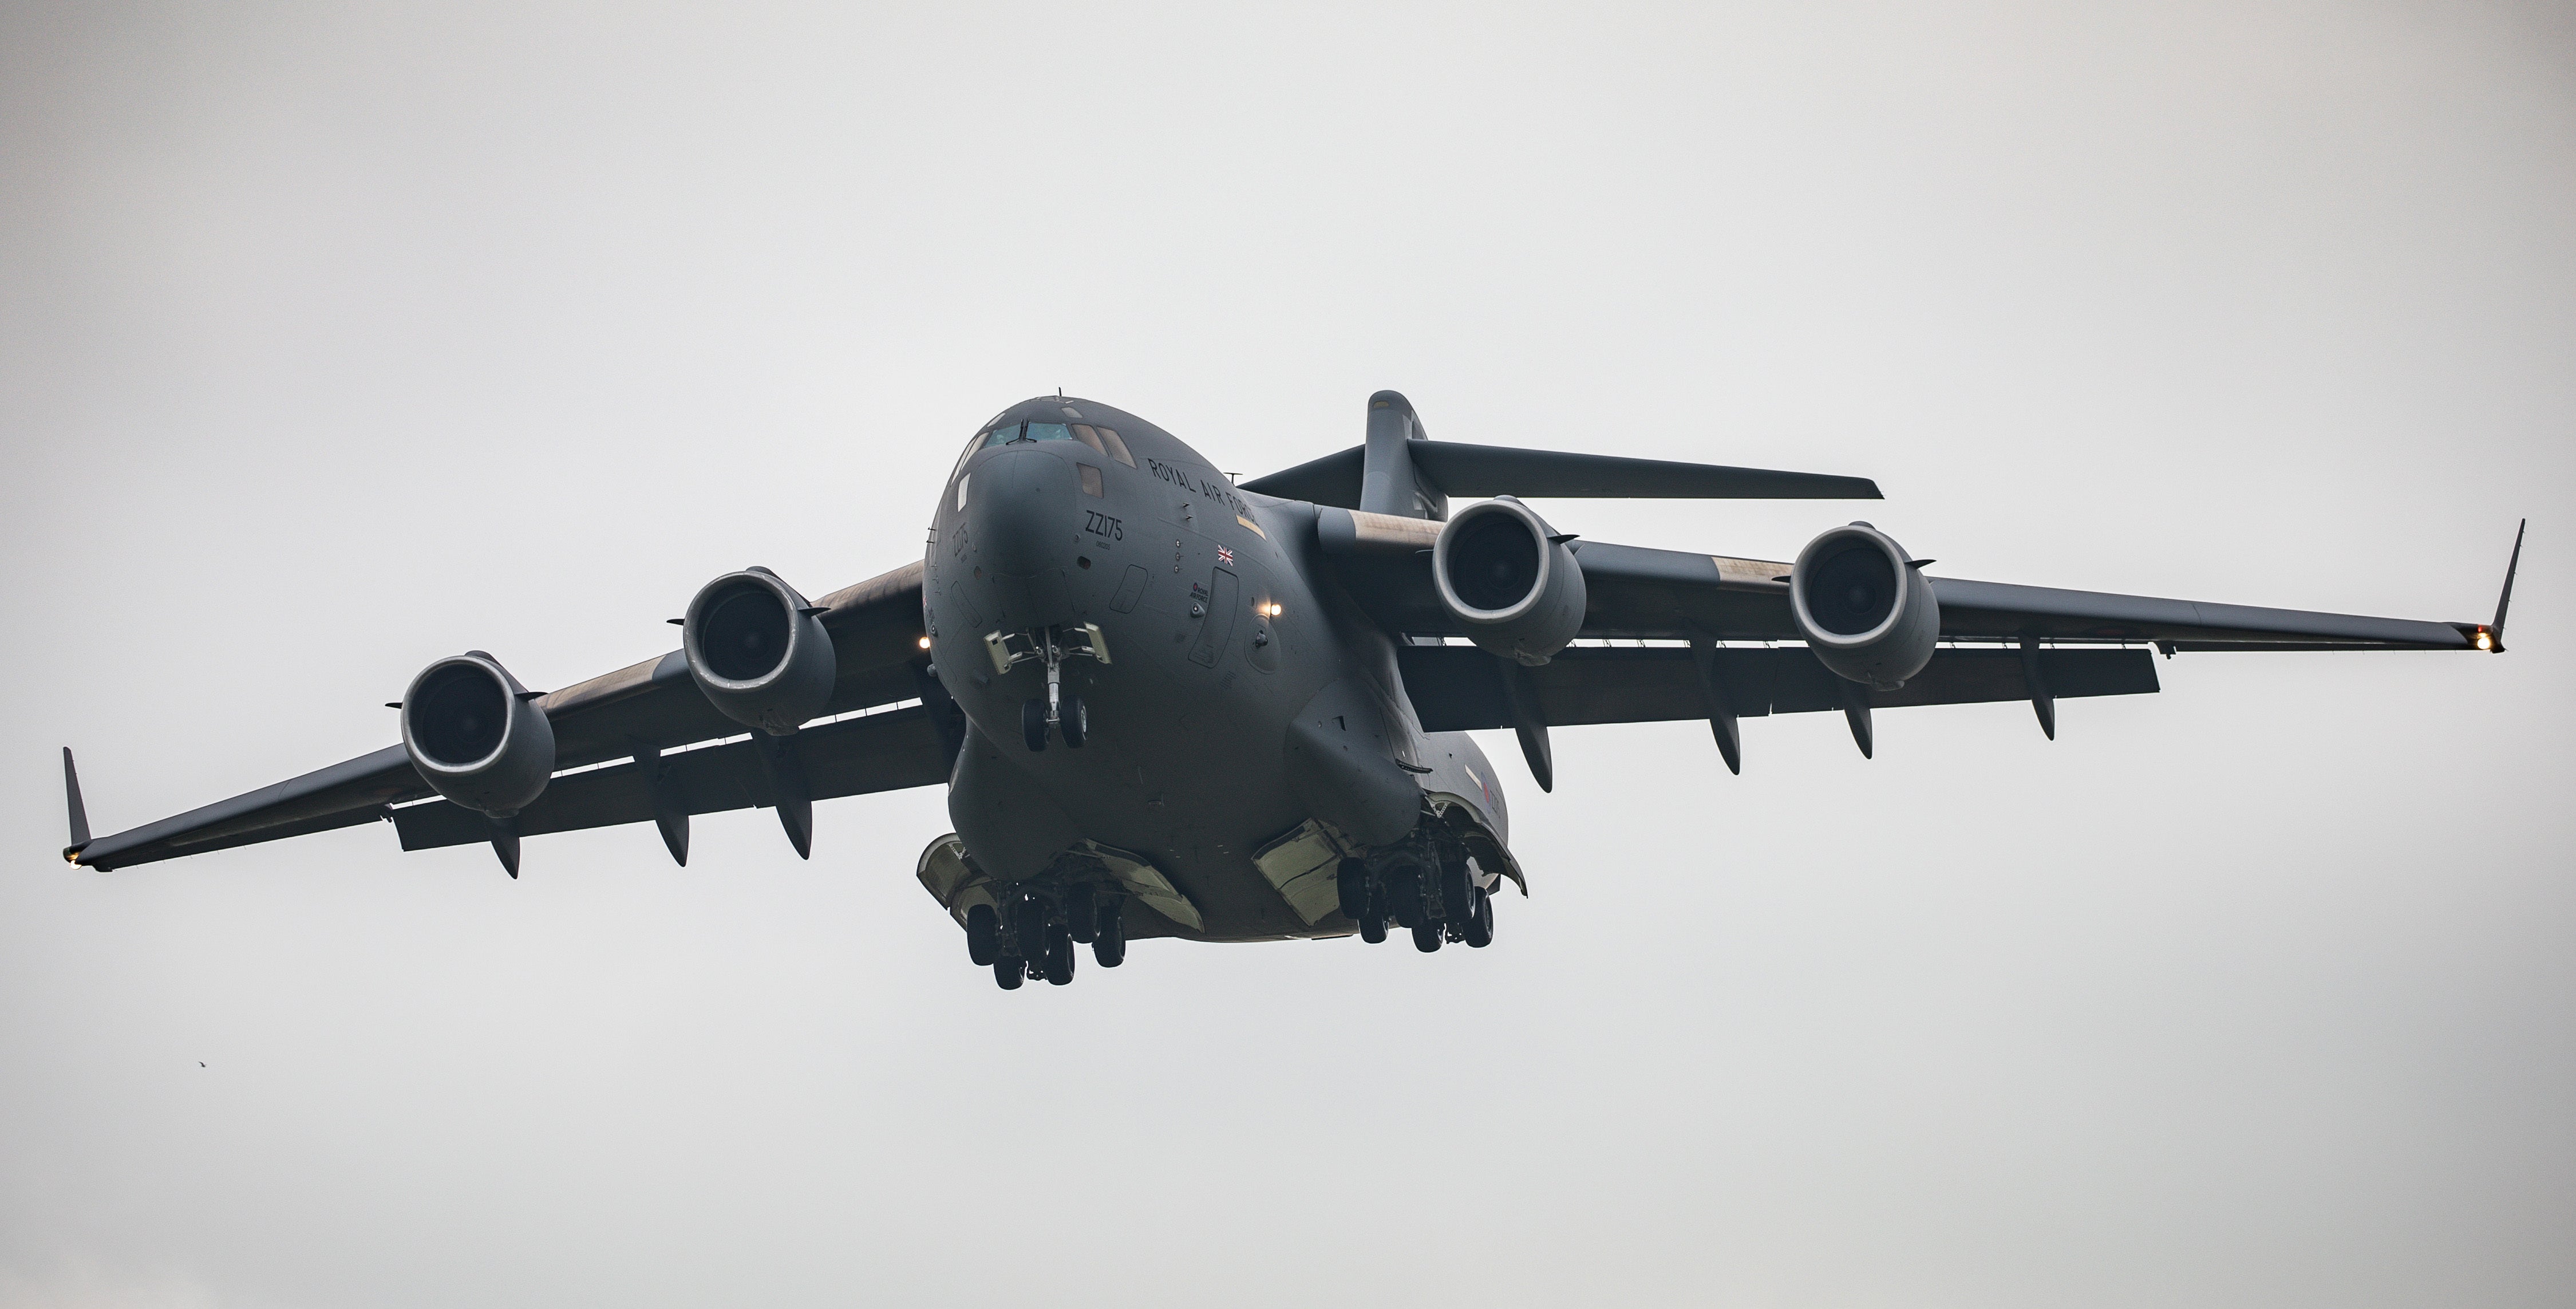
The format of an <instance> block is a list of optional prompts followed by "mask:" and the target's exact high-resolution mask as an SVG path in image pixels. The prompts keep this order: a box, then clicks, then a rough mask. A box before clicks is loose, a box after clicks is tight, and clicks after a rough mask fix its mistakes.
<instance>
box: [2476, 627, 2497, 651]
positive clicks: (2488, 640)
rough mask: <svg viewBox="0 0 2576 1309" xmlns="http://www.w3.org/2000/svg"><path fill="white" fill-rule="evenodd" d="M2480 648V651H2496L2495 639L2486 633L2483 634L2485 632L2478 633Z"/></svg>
mask: <svg viewBox="0 0 2576 1309" xmlns="http://www.w3.org/2000/svg"><path fill="white" fill-rule="evenodd" d="M2478 648H2479V649H2481V650H2493V649H2495V638H2494V637H2491V636H2488V635H2487V634H2486V633H2485V632H2483V631H2481V632H2479V633H2478Z"/></svg>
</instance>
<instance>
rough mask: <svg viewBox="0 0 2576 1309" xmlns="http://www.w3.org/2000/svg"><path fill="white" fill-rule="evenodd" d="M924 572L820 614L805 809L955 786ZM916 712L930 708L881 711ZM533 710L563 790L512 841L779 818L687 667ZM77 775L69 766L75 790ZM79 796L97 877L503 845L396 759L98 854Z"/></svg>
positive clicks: (76, 850) (660, 667)
mask: <svg viewBox="0 0 2576 1309" xmlns="http://www.w3.org/2000/svg"><path fill="white" fill-rule="evenodd" d="M921 572H922V569H921V565H920V564H919V563H912V564H907V565H905V566H904V567H902V568H898V569H896V570H894V571H893V572H890V573H886V574H884V575H882V576H880V577H876V578H872V579H870V580H868V581H865V582H861V583H859V584H858V585H856V586H852V587H849V588H846V589H844V590H841V591H837V592H834V593H833V594H831V595H828V596H825V597H823V598H822V599H820V600H818V601H816V602H815V604H816V607H817V608H820V609H822V610H823V611H824V612H823V613H822V614H821V615H820V619H821V621H822V623H823V626H824V630H826V631H827V632H829V633H830V634H831V636H832V648H833V653H834V656H835V658H836V660H837V662H838V669H837V677H836V679H835V682H834V687H833V693H832V699H831V701H830V703H829V704H828V705H826V706H825V710H824V713H825V717H824V718H823V719H821V720H818V721H817V722H816V723H815V724H813V725H811V726H809V727H808V728H807V729H806V730H804V731H801V732H799V733H798V734H797V735H796V737H795V738H794V740H795V746H794V750H795V755H796V759H797V762H798V764H799V765H801V770H802V773H803V775H804V781H805V784H806V787H807V790H808V792H809V794H808V795H807V797H806V798H807V799H809V800H812V799H826V798H829V797H832V796H839V795H856V794H861V793H864V792H870V791H884V790H894V789H899V788H903V787H911V786H928V785H931V784H934V783H938V782H944V781H946V780H948V766H949V763H950V761H951V760H952V759H953V758H954V757H955V749H956V743H957V741H959V740H960V739H962V738H961V737H960V735H959V733H960V731H961V730H962V729H961V727H960V725H959V723H958V722H957V718H958V715H957V711H956V708H955V706H954V705H953V704H952V703H951V702H950V701H949V700H948V698H947V696H946V694H945V693H944V692H942V691H940V690H939V688H938V683H937V681H936V680H935V679H932V678H931V677H930V676H929V675H928V673H927V671H926V664H927V657H926V656H925V655H924V654H923V652H922V651H921V649H920V648H919V641H920V637H921V632H922V623H921ZM907 700H919V701H922V703H921V704H919V705H915V706H909V707H904V708H895V709H891V710H889V709H888V708H887V707H888V706H893V705H897V704H900V703H901V702H903V701H907ZM535 704H536V707H537V708H538V709H540V710H541V711H543V712H544V714H545V716H546V719H547V721H548V723H549V724H550V725H552V727H553V729H554V733H555V750H556V753H555V767H556V780H555V781H553V782H550V783H549V784H548V785H547V787H546V790H545V792H544V793H543V794H542V795H540V796H539V797H538V799H537V801H536V803H534V804H532V805H530V806H529V807H528V808H527V809H525V810H523V811H521V813H520V815H519V818H518V822H517V824H516V834H529V835H533V834H536V833H540V832H557V831H568V830H573V829H577V828H585V827H600V826H606V825H609V824H614V823H628V822H641V821H650V820H654V819H655V818H656V817H657V816H667V815H674V814H676V815H680V816H683V826H682V827H681V829H680V830H681V832H682V833H683V835H682V836H681V837H680V839H679V841H678V842H677V843H675V845H674V849H673V853H674V854H675V855H684V853H685V849H686V845H685V841H686V837H685V830H686V829H685V825H684V823H685V815H687V814H692V813H713V812H717V811H719V810H726V809H743V808H752V807H756V806H768V805H772V804H775V803H776V802H777V798H778V797H777V796H776V794H775V788H774V787H773V784H772V781H771V779H772V776H773V774H774V771H775V770H774V768H773V767H772V766H771V764H769V763H766V762H764V761H763V760H762V759H761V758H760V757H759V744H760V743H759V742H756V741H752V740H733V741H727V740H726V738H737V737H742V736H744V735H745V734H744V731H743V728H742V726H741V724H739V723H736V722H735V721H734V720H732V719H730V718H727V717H725V716H724V715H723V714H721V713H719V712H717V711H716V709H715V707H714V706H713V705H712V704H710V703H708V701H707V699H706V697H705V696H704V695H703V694H701V693H700V692H699V690H698V688H697V685H696V683H695V682H693V681H692V680H691V679H690V677H689V668H688V661H687V659H686V658H685V657H684V656H683V655H682V654H681V652H680V651H677V650H673V651H671V652H670V653H668V654H665V655H662V656H660V657H658V658H654V659H647V660H645V661H643V662H641V663H638V664H634V665H631V666H629V667H626V668H621V669H618V670H617V671H615V672H612V673H606V674H603V675H601V676H598V677H594V678H591V679H590V680H588V681H586V682H581V683H578V684H576V685H573V686H569V687H565V688H563V689H561V690H557V691H553V692H551V693H548V694H546V695H543V696H540V697H538V698H537V699H536V701H535ZM868 711H876V712H868ZM692 746H696V747H702V748H696V749H689V748H687V747H692ZM671 751H678V752H679V753H676V754H674V753H666V752H671ZM601 765H606V766H604V767H603V766H601ZM69 767H70V762H69V754H68V752H66V758H65V768H66V772H67V781H68V780H69V778H68V769H69ZM71 785H72V788H73V791H72V794H73V810H74V817H73V822H74V828H75V830H74V832H73V845H72V847H71V848H70V849H68V850H66V851H65V852H64V854H65V857H66V858H68V859H69V860H71V862H73V863H75V864H79V865H82V866H84V867H91V868H121V867H125V866H128V865H132V864H141V863H150V862H153V861H155V860H161V859H175V858H178V857H180V856H182V855H191V854H202V853H204V852H206V851H210V850H222V849H228V848H230V847H233V846H239V845H250V844H255V843H257V842H261V841H274V840H279V839H281V838H284V837H289V836H301V835H304V834H306V833H309V832H322V831H329V830H332V829H334V828H340V827H352V826H355V825H357V824H360V823H365V822H372V821H376V820H379V819H389V820H391V821H392V822H393V823H394V825H395V828H396V830H397V831H398V833H399V834H400V837H401V840H402V845H403V848H404V849H407V850H416V849H424V848H428V847H433V846H442V845H458V844H466V843H470V842H480V841H486V840H491V839H493V836H494V831H493V828H492V826H491V824H490V823H489V822H488V821H487V820H486V819H484V817H483V816H482V815H481V814H480V813H477V812H475V811H473V810H470V809H465V808H462V807H460V806H457V805H455V804H451V803H449V802H448V801H445V800H439V799H436V798H435V793H434V792H433V791H432V790H431V789H430V787H429V785H428V783H427V782H425V781H423V780H422V779H421V776H420V774H419V773H418V772H417V771H415V770H414V769H413V767H412V764H411V760H410V758H409V756H407V755H406V754H405V753H404V750H403V747H402V746H401V745H399V744H396V745H392V746H388V747H386V748H384V749H382V750H378V751H375V752H374V753H372V754H366V755H361V756H359V757H358V758H356V759H351V760H347V761H344V762H342V763H337V764H333V765H331V766H330V767H328V768H323V769H320V770H317V771H315V772H311V773H307V774H305V775H303V776H301V777H297V778H292V779H290V780H287V781H284V782H279V783H277V784H275V785H272V786H267V787H263V788H261V789H259V790H256V791H252V792H249V793H247V794H244V795H238V796H235V797H233V798H232V799H229V800H223V801H219V802H217V803H215V804H211V805H207V806H205V807H204V808H201V809H196V810H192V811H190V812H188V813H184V814H180V815H177V816H176V817H172V818H166V819H163V820H161V821H159V822H156V823H149V824H146V825H144V826H142V827H138V828H134V829H132V830H130V831H125V832H119V833H116V834H115V835H112V836H104V837H100V838H98V839H96V840H88V839H86V832H85V831H84V830H82V829H83V828H85V826H86V822H85V819H84V817H83V816H82V814H81V805H80V800H79V791H78V786H77V782H72V783H71ZM669 835H670V832H669V829H668V828H666V829H665V836H666V838H667V837H668V836H669ZM507 858H508V857H507V856H505V862H506V861H507Z"/></svg>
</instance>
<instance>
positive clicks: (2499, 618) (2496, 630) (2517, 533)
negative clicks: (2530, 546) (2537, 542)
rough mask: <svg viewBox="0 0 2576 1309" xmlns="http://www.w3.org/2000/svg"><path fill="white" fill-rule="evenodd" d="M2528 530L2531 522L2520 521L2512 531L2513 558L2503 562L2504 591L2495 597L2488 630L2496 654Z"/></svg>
mask: <svg viewBox="0 0 2576 1309" xmlns="http://www.w3.org/2000/svg"><path fill="white" fill-rule="evenodd" d="M2529 530H2531V520H2530V519H2528V518H2526V519H2523V520H2522V525H2521V526H2520V527H2517V528H2515V529H2513V557H2512V558H2510V559H2507V560H2506V561H2505V565H2504V590H2503V592H2502V593H2500V594H2499V595H2497V596H2496V616H2495V623H2494V625H2493V626H2492V627H2491V628H2490V629H2489V630H2490V631H2491V632H2492V633H2493V635H2492V636H2491V637H2490V638H2489V648H2490V649H2492V650H2494V651H2495V652H2496V653H2498V654H2502V653H2503V652H2504V611H2505V609H2506V608H2507V607H2508V606H2510V605H2512V604H2513V573H2514V570H2515V569H2517V568H2520V567H2522V534H2523V533H2524V532H2527V531H2529Z"/></svg>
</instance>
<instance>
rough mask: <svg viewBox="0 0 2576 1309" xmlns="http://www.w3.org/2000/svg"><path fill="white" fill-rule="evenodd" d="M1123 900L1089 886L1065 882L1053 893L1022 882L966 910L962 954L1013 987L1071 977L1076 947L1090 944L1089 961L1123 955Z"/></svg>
mask: <svg viewBox="0 0 2576 1309" xmlns="http://www.w3.org/2000/svg"><path fill="white" fill-rule="evenodd" d="M1126 905H1127V901H1126V898H1125V897H1124V896H1120V895H1102V894H1100V893H1099V892H1098V891H1097V890H1096V889H1095V888H1094V887H1092V886H1089V885H1080V886H1074V887H1070V888H1066V889H1064V890H1062V891H1060V892H1058V893H1057V895H1056V897H1055V898H1053V899H1050V898H1048V897H1047V896H1046V895H1045V894H1042V893H1040V892H1039V891H1036V890H1034V889H1030V888H1022V889H1020V890H1019V891H1018V892H1016V893H1015V894H1014V895H1012V896H1011V897H1009V898H1006V899H1005V900H1004V901H1003V903H1002V907H1001V908H996V907H994V906H992V905H989V904H979V905H974V906H971V907H969V908H968V909H967V910H966V956H967V958H969V959H972V960H974V961H975V963H976V964H977V965H979V966H982V967H988V968H991V969H992V970H993V981H994V982H995V983H996V984H998V985H999V986H1000V987H1001V988H1002V989H1003V990H1005V991H1016V990H1018V989H1020V986H1021V984H1022V983H1024V982H1026V981H1028V980H1029V979H1030V978H1033V977H1038V978H1044V979H1046V982H1047V984H1048V985H1050V986H1064V985H1066V984H1068V983H1070V982H1072V981H1073V967H1074V957H1075V952H1076V947H1078V946H1082V945H1088V946H1090V947H1091V959H1092V962H1094V963H1097V964H1099V965H1100V966H1101V967H1103V968H1115V967H1117V966H1118V965H1120V964H1122V963H1125V962H1126V961H1127V915H1126Z"/></svg>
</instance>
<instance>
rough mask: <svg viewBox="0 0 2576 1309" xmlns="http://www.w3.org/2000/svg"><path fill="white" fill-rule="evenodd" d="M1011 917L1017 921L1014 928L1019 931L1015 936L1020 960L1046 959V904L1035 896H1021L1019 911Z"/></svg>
mask: <svg viewBox="0 0 2576 1309" xmlns="http://www.w3.org/2000/svg"><path fill="white" fill-rule="evenodd" d="M1012 917H1013V918H1014V919H1016V920H1017V922H1016V923H1015V926H1017V927H1018V929H1019V930H1018V932H1017V933H1016V935H1017V936H1018V937H1019V944H1020V950H1019V955H1020V957H1021V958H1022V959H1044V958H1046V942H1047V936H1046V931H1047V912H1046V902H1045V901H1043V900H1040V899H1038V898H1037V897H1036V896H1033V895H1027V894H1023V895H1022V896H1021V898H1020V911H1019V912H1018V913H1017V914H1014V915H1012Z"/></svg>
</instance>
